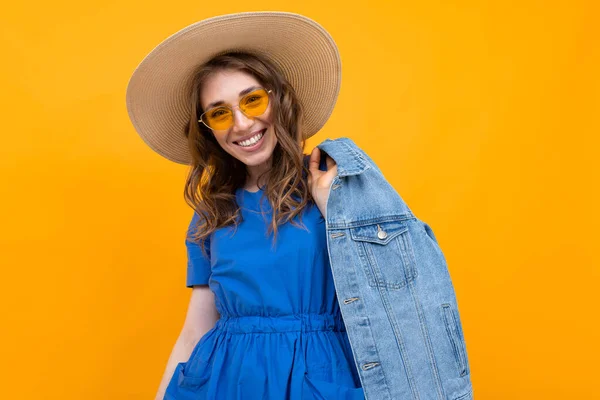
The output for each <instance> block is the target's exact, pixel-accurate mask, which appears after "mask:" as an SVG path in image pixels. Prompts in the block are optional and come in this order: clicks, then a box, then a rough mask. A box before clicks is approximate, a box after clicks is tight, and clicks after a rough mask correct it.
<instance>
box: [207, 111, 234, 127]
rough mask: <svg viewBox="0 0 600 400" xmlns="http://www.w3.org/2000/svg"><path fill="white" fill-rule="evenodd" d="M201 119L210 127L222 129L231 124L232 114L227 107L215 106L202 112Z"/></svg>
mask: <svg viewBox="0 0 600 400" xmlns="http://www.w3.org/2000/svg"><path fill="white" fill-rule="evenodd" d="M202 121H204V123H205V124H206V125H208V126H209V127H210V128H211V129H216V130H224V129H228V128H229V127H230V126H231V123H232V122H233V114H232V113H231V110H230V109H229V108H227V107H215V108H212V109H210V110H208V111H207V112H206V113H204V115H203V116H202Z"/></svg>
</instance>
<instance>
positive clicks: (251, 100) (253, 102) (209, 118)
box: [202, 89, 269, 131]
mask: <svg viewBox="0 0 600 400" xmlns="http://www.w3.org/2000/svg"><path fill="white" fill-rule="evenodd" d="M268 106H269V93H268V92H267V91H266V90H265V89H258V90H255V91H254V92H251V93H248V94H247V95H245V96H244V97H242V99H241V100H240V110H241V111H242V112H243V113H244V114H245V115H246V117H248V118H253V117H258V116H260V115H263V114H264V113H265V111H267V107H268ZM202 122H204V123H205V124H206V125H207V126H208V127H209V128H211V129H214V130H217V131H221V130H227V129H229V128H231V126H232V125H233V111H232V110H231V108H229V107H215V108H211V109H210V110H208V111H207V112H205V113H204V114H202Z"/></svg>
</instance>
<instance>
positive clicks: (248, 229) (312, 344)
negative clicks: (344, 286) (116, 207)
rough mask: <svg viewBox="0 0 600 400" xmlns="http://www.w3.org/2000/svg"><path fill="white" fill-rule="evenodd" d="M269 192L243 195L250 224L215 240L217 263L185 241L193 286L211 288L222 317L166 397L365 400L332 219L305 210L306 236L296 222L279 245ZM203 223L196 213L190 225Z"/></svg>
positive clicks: (212, 251)
mask: <svg viewBox="0 0 600 400" xmlns="http://www.w3.org/2000/svg"><path fill="white" fill-rule="evenodd" d="M262 194H263V190H262V189H261V190H259V191H258V192H249V191H247V190H245V189H238V190H237V192H236V197H237V201H238V204H239V205H240V207H241V212H242V215H243V219H244V221H243V222H242V223H241V224H240V225H239V226H238V227H237V230H235V229H234V228H233V227H226V228H221V229H219V230H217V231H215V232H214V233H213V234H212V235H211V236H210V239H209V242H208V246H207V248H208V249H209V255H210V261H208V260H207V259H205V257H204V256H203V254H202V252H201V250H200V247H199V246H198V245H197V244H195V243H193V242H191V241H189V240H187V239H186V246H187V250H188V269H187V278H186V280H187V286H188V287H192V286H193V285H204V284H208V285H209V286H210V289H211V290H212V291H213V293H214V294H215V302H216V307H217V310H218V311H219V313H220V315H221V318H220V319H219V320H218V321H217V323H216V325H215V326H214V327H213V328H212V329H211V330H209V331H208V332H207V333H206V334H205V335H204V336H203V337H202V338H201V339H200V341H199V342H198V343H197V345H196V346H195V348H194V349H193V351H192V353H191V355H190V357H189V359H188V361H187V362H182V363H179V364H178V365H177V368H176V369H175V373H174V374H173V377H172V378H171V381H170V383H169V385H168V387H167V390H166V394H165V397H164V398H165V399H168V400H173V399H178V400H187V399H189V400H192V399H195V400H197V399H226V400H238V399H240V400H241V399H243V400H254V399H257V400H263V399H264V400H266V399H269V400H288V399H289V400H317V399H319V400H334V399H335V400H364V393H363V390H362V387H361V384H360V380H359V377H358V372H357V370H356V364H355V361H354V357H353V354H352V350H351V348H350V343H349V341H348V337H347V335H346V330H345V326H344V322H343V320H342V317H341V313H340V309H339V304H338V299H337V296H336V292H335V287H334V283H333V277H332V274H331V269H330V265H329V257H328V253H327V243H326V237H325V234H326V232H325V220H324V219H323V216H322V215H321V212H320V211H319V209H318V207H317V206H316V205H315V204H314V203H310V204H309V206H308V207H307V208H305V209H304V210H303V213H302V222H303V223H304V225H305V226H306V227H307V228H308V231H306V230H303V229H301V228H298V227H295V226H292V225H291V224H290V223H289V222H288V223H286V224H284V225H281V226H280V227H279V232H278V238H277V242H276V243H275V245H274V246H272V238H273V234H272V233H271V234H270V235H269V236H267V235H266V229H267V224H268V223H269V220H270V211H271V208H270V204H269V202H268V200H267V199H266V197H265V198H264V199H261V196H262ZM261 205H262V210H263V212H262V213H261ZM197 219H198V216H197V214H194V216H193V218H192V221H191V223H190V228H191V227H192V226H194V225H195V223H196V220H197ZM295 220H296V221H300V219H299V218H298V217H296V218H295Z"/></svg>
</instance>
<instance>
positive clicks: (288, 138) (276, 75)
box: [184, 51, 313, 256]
mask: <svg viewBox="0 0 600 400" xmlns="http://www.w3.org/2000/svg"><path fill="white" fill-rule="evenodd" d="M223 70H236V71H243V72H245V73H248V74H250V75H252V76H253V77H254V78H255V79H256V80H258V82H259V83H260V84H261V85H262V86H263V87H264V88H266V89H271V90H272V93H271V97H270V99H269V101H270V106H271V107H272V109H271V113H272V114H273V116H274V118H273V127H274V132H275V136H276V137H277V145H276V146H275V149H274V150H273V155H272V158H273V160H272V166H271V168H270V169H269V170H268V171H266V172H265V173H268V174H269V175H268V177H267V182H266V184H265V190H264V192H263V197H264V196H266V197H267V198H268V201H269V203H270V204H271V208H272V210H273V213H272V220H271V224H270V225H269V229H268V231H267V234H269V235H270V234H271V233H273V234H274V237H273V244H274V243H275V241H276V239H277V232H278V229H277V228H278V226H279V225H281V224H284V223H286V222H288V221H290V222H291V224H292V225H295V226H302V227H304V228H306V227H305V226H304V224H303V223H302V214H301V213H302V210H303V209H304V207H306V206H307V204H308V203H309V202H312V201H313V199H312V196H311V193H310V191H309V190H308V183H307V181H306V179H305V177H307V176H308V174H309V171H308V168H307V167H306V166H305V164H304V162H303V161H304V160H303V157H304V156H305V155H304V147H305V144H306V143H305V138H304V136H303V134H302V118H303V115H302V109H301V106H300V103H299V101H298V98H297V96H296V92H295V91H294V88H293V87H292V86H291V85H290V83H289V82H288V81H287V79H286V78H285V77H284V75H283V74H282V73H281V72H280V71H279V69H278V68H277V66H276V65H275V64H273V63H272V62H271V61H269V60H268V59H266V58H265V57H262V56H260V55H257V54H251V53H247V52H240V51H235V52H228V53H225V54H222V55H218V56H216V57H214V58H212V59H211V60H210V61H208V62H207V63H205V64H203V65H201V66H200V67H198V68H197V70H196V71H195V72H194V75H193V81H192V86H191V91H190V93H189V99H190V106H191V116H190V121H189V124H188V125H187V126H186V128H185V135H186V137H187V139H188V146H189V149H190V153H191V156H192V163H191V165H190V169H189V172H188V176H187V179H186V182H185V190H184V198H185V201H186V203H187V204H189V205H190V207H192V208H193V209H194V210H195V211H196V213H197V214H198V216H199V217H200V218H199V220H198V224H197V225H196V226H195V227H194V229H193V232H191V233H192V234H191V235H190V237H191V239H192V240H193V241H195V242H197V243H199V244H200V245H201V247H202V252H203V253H204V255H205V256H206V254H207V253H206V247H205V241H206V239H207V238H208V237H209V236H210V235H211V233H213V232H214V231H215V230H216V229H219V228H222V227H225V226H230V225H234V226H235V227H236V228H237V225H238V223H239V222H241V221H242V220H243V218H242V214H241V212H240V208H239V205H238V204H237V201H236V196H235V191H236V190H237V189H238V188H241V187H243V186H244V185H245V183H246V177H247V171H246V165H245V164H244V163H242V162H241V161H239V160H238V159H236V158H235V157H232V156H231V155H230V154H229V153H227V152H226V151H224V150H223V149H222V148H221V146H220V145H219V143H218V142H217V141H216V139H215V137H214V136H213V133H212V131H211V130H210V129H208V128H207V127H206V126H204V124H202V123H201V122H198V119H199V118H200V116H201V115H202V113H203V112H204V110H202V107H201V104H200V93H201V90H202V85H203V83H204V82H205V81H206V79H207V78H208V77H210V76H211V75H212V74H214V73H216V72H218V71H223ZM262 175H264V173H263V174H261V176H260V177H259V181H260V178H261V177H262ZM261 200H262V198H261ZM296 216H298V217H299V219H300V224H298V223H296V221H294V218H295V217H296Z"/></svg>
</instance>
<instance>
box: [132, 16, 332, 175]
mask: <svg viewBox="0 0 600 400" xmlns="http://www.w3.org/2000/svg"><path fill="white" fill-rule="evenodd" d="M228 51H245V52H248V53H254V54H259V55H262V56H264V57H266V58H268V59H269V60H270V61H271V62H273V63H274V64H275V65H276V66H277V67H278V68H279V70H280V71H281V72H282V73H283V75H284V76H285V77H286V79H287V80H288V81H289V82H290V84H291V85H292V86H293V88H294V90H295V91H296V94H297V97H298V100H299V102H300V104H301V107H302V108H303V112H304V124H303V126H302V129H303V134H304V138H308V137H310V136H312V135H314V134H315V133H317V132H318V131H319V130H320V129H321V128H322V127H323V125H324V124H325V122H327V120H328V119H329V117H330V115H331V113H332V111H333V108H334V106H335V103H336V100H337V97H338V93H339V90H340V82H341V60H340V56H339V52H338V49H337V46H336V44H335V42H334V41H333V39H332V37H331V36H330V35H329V33H328V32H327V31H326V30H325V29H324V28H323V27H322V26H321V25H319V24H318V23H317V22H315V21H313V20H312V19H310V18H308V17H305V16H303V15H299V14H294V13H288V12H274V11H267V12H243V13H236V14H228V15H221V16H217V17H213V18H208V19H204V20H202V21H199V22H196V23H194V24H192V25H189V26H187V27H185V28H183V29H181V30H180V31H178V32H176V33H174V34H173V35H171V36H169V37H168V38H166V39H165V40H164V41H162V42H161V43H160V44H159V45H158V46H156V47H155V48H154V49H153V50H152V51H151V52H150V53H149V54H148V55H147V56H146V57H145V58H144V59H143V60H142V62H141V63H140V64H139V65H138V66H137V68H136V69H135V71H134V72H133V75H132V76H131V78H130V80H129V83H128V85H127V95H126V101H127V112H128V114H129V118H130V119H131V122H132V123H133V126H134V127H135V129H136V131H137V132H138V134H139V135H140V136H141V137H142V139H143V140H144V142H146V144H148V146H150V147H151V148H152V149H153V150H154V151H156V152H157V153H159V154H160V155H162V156H164V157H166V158H167V159H169V160H171V161H174V162H177V163H181V164H190V163H191V155H190V152H189V149H188V142H187V138H186V137H185V134H184V132H185V129H187V126H188V124H189V120H190V113H191V104H189V93H190V90H191V86H192V75H193V72H194V71H195V70H196V69H197V68H198V67H199V66H200V65H202V64H204V63H205V62H207V61H208V60H210V59H211V58H213V57H214V56H216V55H219V54H222V53H225V52H228Z"/></svg>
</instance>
